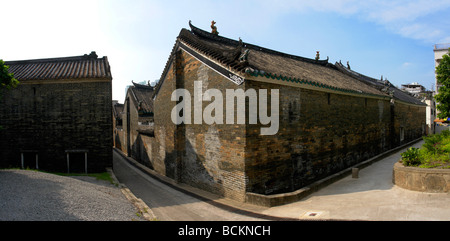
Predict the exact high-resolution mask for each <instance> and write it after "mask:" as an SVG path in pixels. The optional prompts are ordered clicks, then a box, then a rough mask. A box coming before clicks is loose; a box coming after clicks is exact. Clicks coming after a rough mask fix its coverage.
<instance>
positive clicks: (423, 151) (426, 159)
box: [401, 130, 450, 168]
mask: <svg viewBox="0 0 450 241" xmlns="http://www.w3.org/2000/svg"><path fill="white" fill-rule="evenodd" d="M423 140H424V144H423V145H422V147H421V148H420V149H419V148H414V147H411V148H409V149H408V150H407V151H405V152H403V153H402V154H401V156H402V163H403V165H405V166H418V167H421V168H448V167H450V130H444V131H442V132H441V133H440V134H435V135H429V136H425V137H423Z"/></svg>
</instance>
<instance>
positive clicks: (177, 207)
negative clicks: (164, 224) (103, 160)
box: [113, 151, 265, 221]
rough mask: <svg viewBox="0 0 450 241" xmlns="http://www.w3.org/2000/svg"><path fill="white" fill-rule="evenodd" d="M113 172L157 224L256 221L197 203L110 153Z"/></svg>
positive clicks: (206, 203) (249, 217)
mask: <svg viewBox="0 0 450 241" xmlns="http://www.w3.org/2000/svg"><path fill="white" fill-rule="evenodd" d="M113 170H114V174H115V176H116V177H117V179H118V180H119V182H120V183H122V184H125V185H126V186H127V188H128V189H130V191H131V192H132V193H133V194H134V195H135V196H136V197H137V198H140V199H142V200H143V201H144V202H145V203H146V204H147V206H148V207H149V208H150V209H151V210H152V212H153V214H154V215H155V216H156V217H157V220H161V221H258V220H265V219H262V218H258V217H251V216H248V215H243V214H239V213H236V212H233V211H230V210H227V209H226V208H225V209H223V208H220V207H217V206H216V205H213V204H211V203H209V202H207V201H204V200H200V199H197V198H195V197H193V196H191V195H188V194H186V193H184V192H181V191H178V190H176V189H174V188H172V187H171V186H169V185H167V184H164V183H162V182H160V181H159V180H157V179H155V178H153V177H151V176H150V175H148V174H146V173H144V172H142V171H141V170H139V169H138V168H136V167H134V166H133V165H131V164H130V163H128V162H127V161H126V160H125V159H124V158H123V157H122V156H121V155H120V154H118V153H117V152H116V151H113Z"/></svg>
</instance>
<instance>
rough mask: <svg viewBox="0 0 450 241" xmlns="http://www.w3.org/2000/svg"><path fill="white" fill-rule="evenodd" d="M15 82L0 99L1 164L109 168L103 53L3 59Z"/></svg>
mask: <svg viewBox="0 0 450 241" xmlns="http://www.w3.org/2000/svg"><path fill="white" fill-rule="evenodd" d="M6 65H8V66H9V67H10V68H9V71H10V72H12V73H14V76H15V78H17V79H18V80H19V81H20V84H19V86H18V87H17V88H15V89H12V90H10V91H7V92H5V93H4V95H3V97H2V98H1V99H0V106H1V108H0V125H1V126H2V127H3V128H2V129H1V130H0V136H1V138H0V167H22V168H27V167H29V168H38V169H43V170H48V171H59V172H66V171H67V172H69V171H70V172H104V171H105V168H106V167H111V166H112V145H113V140H112V135H111V133H112V132H113V130H112V118H111V115H112V105H111V100H112V84H111V82H112V76H111V70H110V66H109V62H108V59H107V57H103V58H98V56H97V54H96V53H95V52H92V53H91V54H89V55H87V54H86V55H83V56H75V57H63V58H51V59H35V60H22V61H6Z"/></svg>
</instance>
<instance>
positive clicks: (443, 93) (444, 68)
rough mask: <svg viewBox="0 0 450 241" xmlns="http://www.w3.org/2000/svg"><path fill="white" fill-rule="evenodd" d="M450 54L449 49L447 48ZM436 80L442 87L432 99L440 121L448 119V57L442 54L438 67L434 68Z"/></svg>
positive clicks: (449, 84) (449, 65)
mask: <svg viewBox="0 0 450 241" xmlns="http://www.w3.org/2000/svg"><path fill="white" fill-rule="evenodd" d="M449 53H450V48H449ZM436 79H437V82H438V83H439V84H441V85H442V86H441V87H440V88H439V94H437V95H436V96H435V97H434V98H435V99H436V102H437V103H438V105H437V109H438V110H439V111H440V113H439V114H438V117H439V118H441V119H444V118H447V117H450V56H449V54H444V56H442V60H441V62H440V63H439V65H438V66H437V67H436Z"/></svg>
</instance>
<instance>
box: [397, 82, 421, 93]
mask: <svg viewBox="0 0 450 241" xmlns="http://www.w3.org/2000/svg"><path fill="white" fill-rule="evenodd" d="M401 90H403V91H406V92H409V93H411V94H419V93H423V92H425V91H426V89H425V87H423V86H422V85H420V84H419V83H417V82H414V83H411V84H404V85H402V87H401Z"/></svg>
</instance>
